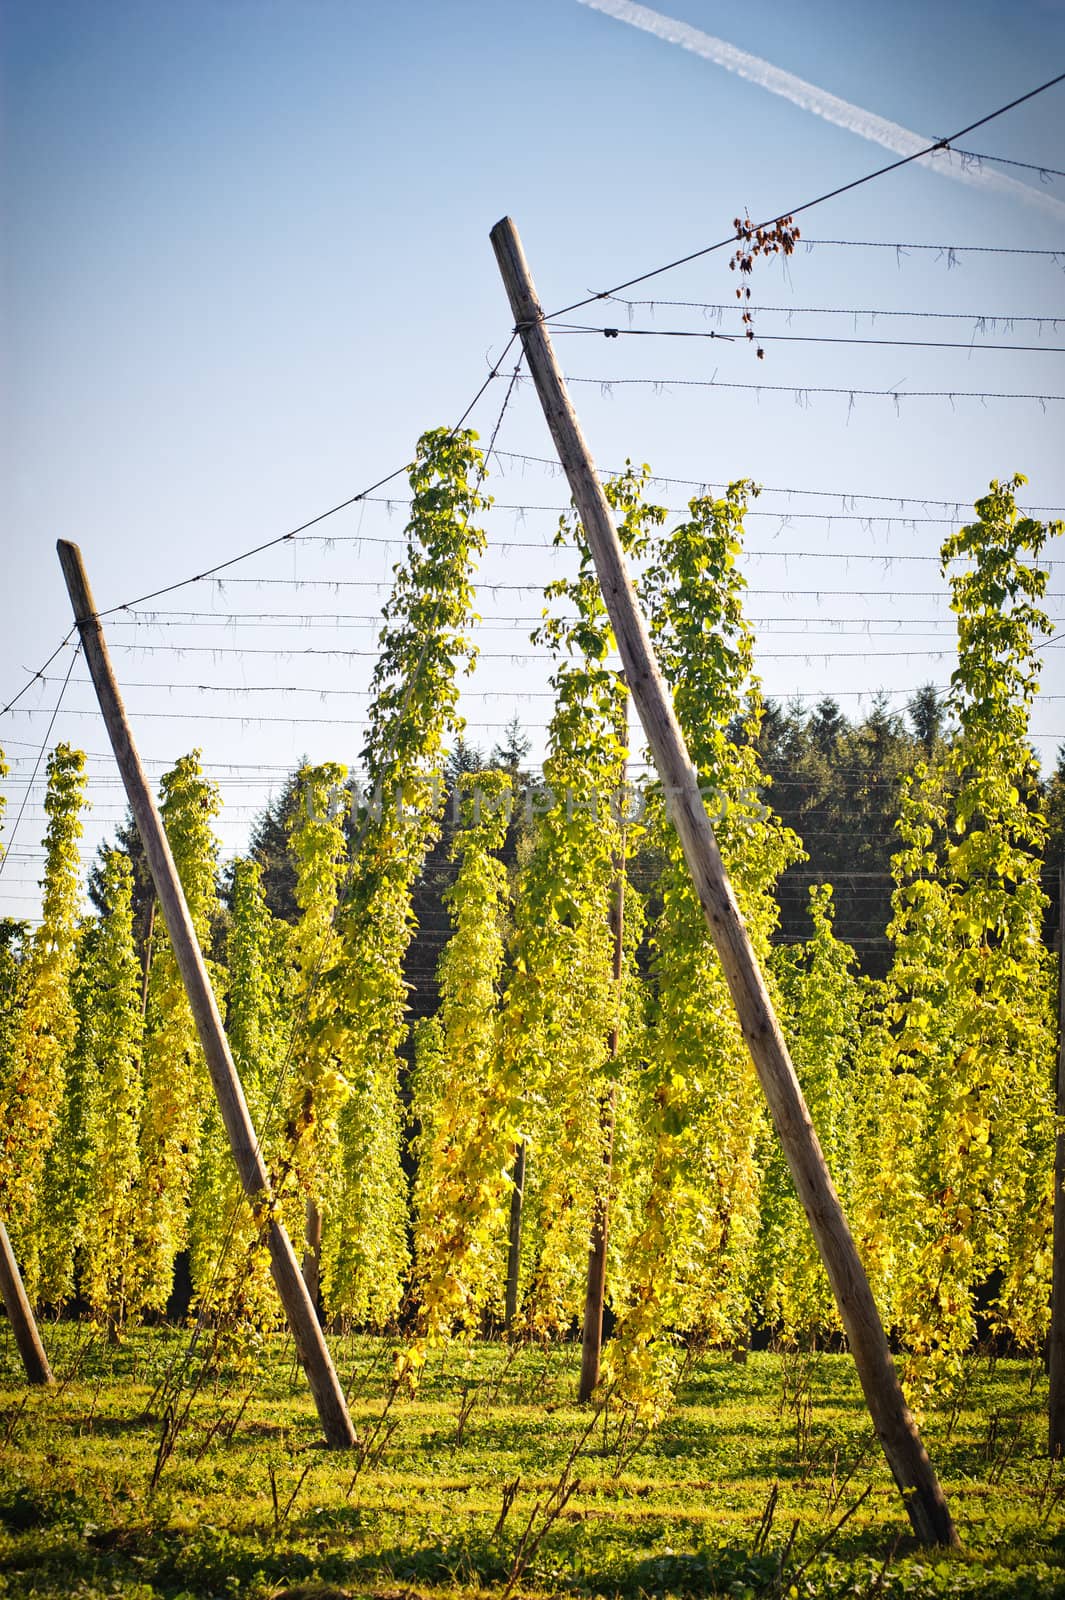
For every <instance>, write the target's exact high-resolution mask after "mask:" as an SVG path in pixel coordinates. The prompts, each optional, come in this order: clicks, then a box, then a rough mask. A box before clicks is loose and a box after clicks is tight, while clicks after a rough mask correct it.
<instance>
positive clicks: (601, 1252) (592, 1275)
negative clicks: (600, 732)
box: [577, 673, 629, 1404]
mask: <svg viewBox="0 0 1065 1600" xmlns="http://www.w3.org/2000/svg"><path fill="white" fill-rule="evenodd" d="M619 676H620V679H621V684H622V689H623V696H622V711H621V717H620V719H619V721H620V726H619V728H618V733H619V735H620V738H621V747H622V751H623V752H624V753H623V755H622V758H621V774H620V778H619V782H618V796H619V800H620V803H621V805H622V806H624V804H625V770H626V764H627V757H628V746H629V696H628V690H627V687H626V685H625V674H624V673H621V674H619ZM614 873H615V876H614V903H613V906H612V907H611V923H612V926H613V934H614V964H613V979H614V993H615V995H616V996H617V1009H618V1012H620V1010H621V1004H622V997H621V978H622V973H623V971H624V963H625V825H624V822H622V824H621V843H620V847H619V849H618V853H617V856H616V858H615V861H614ZM619 1045H620V1029H619V1026H618V1015H617V1014H615V1018H614V1023H613V1026H612V1027H611V1029H610V1037H609V1039H608V1041H607V1048H608V1051H609V1055H610V1059H611V1061H616V1060H617V1057H618V1048H619ZM616 1101H617V1089H616V1087H615V1085H614V1084H613V1083H611V1085H610V1088H609V1090H608V1091H607V1093H606V1094H605V1095H604V1096H603V1105H602V1116H601V1120H600V1127H601V1130H602V1135H603V1188H602V1192H601V1193H600V1194H597V1195H596V1197H595V1210H594V1211H593V1213H592V1236H591V1242H590V1244H589V1246H588V1278H587V1283H586V1286H585V1291H584V1327H583V1331H582V1334H581V1377H580V1383H579V1385H578V1387H577V1399H578V1401H579V1402H580V1403H582V1404H583V1403H584V1402H585V1401H586V1400H590V1399H591V1398H592V1393H593V1391H594V1389H595V1386H596V1384H597V1383H598V1382H599V1363H600V1359H601V1357H602V1353H603V1307H604V1305H605V1304H606V1249H607V1240H608V1237H609V1230H610V1183H611V1177H612V1174H613V1169H614V1117H615V1109H616Z"/></svg>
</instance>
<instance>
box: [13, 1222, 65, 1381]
mask: <svg viewBox="0 0 1065 1600" xmlns="http://www.w3.org/2000/svg"><path fill="white" fill-rule="evenodd" d="M0 1295H2V1296H3V1300H4V1310H5V1311H6V1312H7V1320H8V1322H10V1324H11V1332H12V1333H13V1334H14V1335H15V1343H16V1344H17V1345H18V1353H19V1355H20V1356H21V1357H22V1365H23V1366H24V1367H25V1369H26V1377H27V1378H28V1379H29V1381H30V1383H37V1384H42V1385H46V1384H50V1383H54V1382H55V1379H54V1378H53V1377H52V1369H51V1367H50V1366H49V1365H48V1357H47V1355H46V1354H45V1351H44V1345H43V1344H42V1343H41V1336H40V1334H39V1333H38V1332H37V1323H36V1321H35V1320H34V1316H33V1307H32V1306H31V1305H30V1302H29V1298H28V1297H27V1294H26V1290H25V1287H24V1285H23V1282H22V1274H21V1272H20V1271H19V1269H18V1262H17V1261H16V1260H15V1252H14V1251H13V1250H12V1248H11V1240H10V1239H9V1238H8V1236H7V1229H6V1228H5V1227H4V1224H3V1222H2V1221H0Z"/></svg>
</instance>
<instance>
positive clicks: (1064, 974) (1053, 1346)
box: [1047, 864, 1065, 1456]
mask: <svg viewBox="0 0 1065 1600" xmlns="http://www.w3.org/2000/svg"><path fill="white" fill-rule="evenodd" d="M1057 1119H1058V1132H1057V1138H1056V1140H1055V1141H1054V1272H1053V1288H1052V1290H1051V1299H1050V1340H1049V1348H1048V1351H1047V1364H1048V1366H1049V1368H1050V1454H1051V1456H1062V1455H1065V864H1063V865H1062V867H1061V870H1060V873H1059V876H1058V1082H1057Z"/></svg>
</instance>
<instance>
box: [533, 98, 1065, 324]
mask: <svg viewBox="0 0 1065 1600" xmlns="http://www.w3.org/2000/svg"><path fill="white" fill-rule="evenodd" d="M1062 82H1065V72H1059V73H1058V74H1057V75H1056V76H1055V77H1053V78H1048V79H1047V81H1046V82H1045V83H1041V84H1039V85H1038V86H1037V87H1036V88H1035V89H1029V90H1028V92H1027V93H1026V94H1022V95H1018V96H1017V98H1016V99H1014V100H1010V101H1009V102H1008V103H1007V104H1006V105H1004V106H999V107H998V108H997V110H995V111H989V112H988V113H987V114H986V115H985V116H982V117H978V118H977V120H976V121H975V122H970V123H968V124H967V126H966V127H964V128H959V129H958V130H957V132H956V133H952V134H950V135H948V137H947V138H945V139H936V140H934V141H933V143H931V144H929V145H925V146H923V147H922V148H921V149H920V150H914V151H913V152H912V153H911V154H910V155H908V156H900V157H899V159H898V160H897V161H889V162H887V163H886V165H884V166H882V167H877V168H876V169H875V170H874V171H873V172H867V173H865V174H864V175H863V176H862V177H860V178H853V179H852V180H851V181H850V182H849V183H841V184H838V185H837V186H836V188H835V189H829V190H828V191H827V192H826V193H825V194H820V195H817V196H816V197H815V198H814V199H813V200H804V201H803V203H802V204H801V205H797V206H785V207H783V208H782V209H781V210H780V211H778V212H776V213H775V214H774V215H773V216H771V217H766V218H765V220H764V221H762V222H759V223H755V224H753V225H752V228H751V232H752V233H757V232H758V231H759V230H761V229H767V228H772V227H774V226H775V225H776V224H777V223H779V222H783V221H784V219H785V218H789V219H790V218H793V217H798V216H802V215H803V214H804V213H805V212H807V211H812V210H813V209H814V207H815V206H821V205H824V204H825V202H826V201H828V200H835V199H837V198H838V196H839V195H842V194H849V193H850V192H851V191H852V190H854V189H860V188H861V187H862V185H863V184H866V183H872V182H873V180H874V179H875V178H883V177H884V176H886V174H887V173H889V172H898V171H899V169H900V168H901V167H907V166H909V165H910V163H911V162H914V161H919V160H920V159H921V157H922V156H930V155H933V154H934V153H935V152H936V151H937V150H944V149H947V148H948V147H949V146H950V145H952V144H954V142H955V141H956V140H958V139H964V138H965V136H966V134H968V133H972V132H974V131H975V129H977V128H983V127H985V126H986V124H987V123H989V122H994V121H995V119H996V118H997V117H1001V116H1004V115H1005V114H1006V112H1007V111H1013V110H1014V109H1015V108H1016V107H1017V106H1021V105H1024V104H1025V102H1026V101H1028V100H1034V99H1035V97H1036V96H1037V95H1040V94H1045V93H1046V91H1047V90H1048V89H1053V88H1054V87H1055V86H1056V85H1057V84H1059V83H1062ZM738 237H739V235H738V234H736V233H735V232H733V233H730V234H729V235H728V236H727V238H724V239H718V240H717V241H716V242H715V243H714V244H708V245H704V246H702V247H701V248H700V249H698V250H691V251H689V252H688V254H687V255H684V256H678V257H676V259H675V260H673V261H666V262H664V263H663V264H662V266H660V267H652V268H651V270H650V271H649V272H641V273H639V274H637V276H636V277H634V278H627V279H626V280H625V282H624V283H616V284H614V286H613V288H611V289H603V290H601V291H600V292H599V293H598V294H590V295H585V297H584V298H583V299H581V300H575V301H573V302H572V304H570V305H567V306H560V307H559V308H558V310H557V311H552V312H551V313H550V314H549V315H548V316H547V318H546V319H545V320H546V321H548V322H551V321H553V320H554V319H555V318H556V317H563V316H566V315H568V313H569V312H571V311H579V310H581V309H582V308H583V307H584V306H590V305H592V304H594V302H595V301H596V300H605V299H608V298H609V297H610V296H612V295H616V294H620V293H621V291H622V290H623V289H632V288H634V287H635V286H636V285H637V284H638V283H647V282H649V280H650V279H651V278H658V277H661V276H662V274H663V273H665V272H673V271H674V270H675V269H676V268H677V267H684V266H687V265H688V263H689V262H691V261H699V260H701V259H702V258H703V257H704V256H708V255H712V254H713V253H714V252H715V251H717V250H724V249H727V248H728V246H729V245H732V244H735V243H736V240H737V238H738ZM818 242H819V241H818ZM834 242H838V241H834ZM931 248H937V249H939V248H942V247H941V246H934V247H931ZM1017 253H1018V254H1027V255H1037V254H1039V255H1050V256H1054V255H1058V254H1059V253H1060V254H1062V258H1063V260H1065V252H1058V251H1053V250H1047V251H1034V250H1032V251H1018V252H1017Z"/></svg>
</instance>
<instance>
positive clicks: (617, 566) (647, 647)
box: [491, 217, 959, 1546]
mask: <svg viewBox="0 0 1065 1600" xmlns="http://www.w3.org/2000/svg"><path fill="white" fill-rule="evenodd" d="M491 237H492V245H493V247H494V249H495V253H496V260H497V262H498V264H499V270H500V273H501V274H502V277H503V282H504V284H505V286H506V290H507V295H508V297H509V299H510V306H511V311H512V312H513V315H514V322H515V325H516V327H517V330H518V332H519V333H520V335H521V340H522V344H523V346H524V349H525V356H526V359H527V361H528V364H529V370H530V372H531V373H532V377H533V381H534V383H535V384H536V391H537V394H538V395H539V397H540V404H541V405H542V407H543V410H544V415H545V417H546V419H547V424H548V427H549V428H550V430H551V436H552V438H553V439H554V442H555V448H556V449H557V451H558V457H559V460H560V462H561V463H562V466H563V468H564V470H565V473H566V477H567V478H568V480H569V486H570V490H571V492H572V495H573V499H574V503H575V504H576V506H577V509H578V511H579V512H580V516H581V521H582V523H583V524H584V531H585V534H586V536H587V539H588V544H589V546H590V548H591V551H592V555H593V557H594V559H595V565H596V570H597V572H598V574H599V584H600V588H601V589H602V592H603V599H604V601H605V602H606V606H607V610H608V612H609V614H610V621H611V624H612V626H613V629H614V634H615V636H616V638H617V642H618V649H619V651H620V653H621V659H622V663H623V665H624V668H625V674H626V677H627V678H628V683H629V689H630V692H631V694H632V697H633V700H634V701H635V702H636V709H637V711H638V712H639V715H640V721H641V722H642V723H643V727H644V731H645V733H646V734H647V739H648V743H649V744H650V746H651V750H652V752H653V754H654V760H655V766H656V767H657V769H658V774H659V777H660V778H661V780H662V784H663V788H664V790H665V794H666V798H667V801H668V802H669V810H670V815H671V817H672V820H673V823H674V826H675V827H676V829H677V832H678V834H679V835H680V840H681V844H682V846H683V848H684V855H685V858H686V860H687V863H688V868H689V871H690V872H691V875H692V878H693V879H694V882H695V887H696V891H697V893H698V895H699V899H700V901H701V903H702V907H703V911H704V912H705V915H706V920H707V923H708V924H709V928H710V933H711V935H712V937H713V941H714V945H715V947H716V949H717V953H718V956H719V958H720V961H721V965H722V968H723V970H724V973H725V977H726V979H727V981H728V985H729V990H730V992H731V994H732V999H733V1004H734V1005H735V1007H736V1013H737V1016H738V1017H739V1021H740V1026H741V1028H742V1030H743V1035H744V1038H745V1039H746V1041H747V1046H748V1049H749V1050H750V1052H751V1056H752V1058H753V1060H754V1065H755V1069H756V1071H757V1073H758V1077H759V1080H760V1082H761V1084H762V1088H763V1090H764V1092H765V1096H766V1099H767V1101H768V1102H769V1109H770V1113H771V1115H772V1118H773V1123H774V1126H775V1128H776V1130H777V1135H778V1137H779V1139H780V1142H781V1145H782V1146H783V1149H784V1154H785V1156H786V1158H787V1162H788V1166H789V1168H790V1171H791V1175H792V1179H793V1180H794V1183H795V1188H796V1190H797V1191H798V1195H799V1199H800V1200H801V1201H802V1204H803V1207H804V1209H805V1211H806V1215H807V1218H808V1219H809V1222H810V1227H811V1229H812V1231H813V1235H814V1238H815V1240H816V1241H817V1247H818V1250H819V1251H820V1255H821V1260H822V1261H823V1262H824V1265H825V1270H826V1272H827V1273H828V1277H829V1281H830V1283H831V1285H832V1291H833V1293H834V1295H835V1298H836V1305H837V1307H838V1308H839V1313H840V1317H841V1319H842V1321H843V1326H844V1328H845V1329H846V1331H847V1338H848V1340H849V1342H850V1347H851V1352H852V1354H853V1356H854V1362H855V1365H856V1367H857V1369H858V1375H859V1378H860V1379H861V1384H862V1388H863V1390H864V1392H865V1398H866V1403H867V1404H868V1407H869V1411H870V1414H871V1416H872V1419H873V1424H874V1426H875V1428H876V1432H877V1435H878V1437H879V1439H880V1443H881V1445H882V1446H883V1450H884V1454H885V1456H886V1457H887V1460H888V1464H889V1466H890V1467H891V1471H892V1473H893V1474H894V1477H895V1481H896V1483H897V1484H898V1486H899V1489H900V1491H901V1493H902V1496H903V1501H904V1503H905V1506H906V1510H907V1512H908V1513H909V1517H910V1521H911V1522H912V1524H913V1528H914V1532H915V1533H916V1535H917V1537H918V1539H919V1540H920V1541H921V1542H922V1544H926V1545H955V1546H956V1545H957V1544H958V1543H959V1540H958V1535H957V1532H956V1530H955V1527H954V1523H953V1521H952V1519H951V1515H950V1510H949V1507H948V1506H947V1502H946V1498H945V1496H944V1494H943V1491H942V1489H941V1488H940V1486H939V1482H938V1480H937V1478H936V1474H935V1471H934V1470H933V1467H932V1464H931V1462H930V1461H929V1459H928V1455H927V1453H926V1451H925V1448H924V1445H923V1444H922V1443H921V1437H920V1434H919V1433H918V1431H917V1425H916V1423H915V1422H914V1420H913V1417H912V1416H911V1414H910V1411H909V1408H908V1407H907V1405H906V1401H905V1399H904V1397H903V1393H902V1387H901V1385H900V1383H899V1378H898V1373H897V1372H896V1370H895V1364H894V1362H893V1361H892V1359H891V1352H890V1351H889V1349H888V1342H887V1336H886V1335H885V1333H884V1328H883V1324H882V1323H881V1321H880V1314H879V1312H878V1311H877V1308H876V1302H875V1300H874V1299H873V1293H872V1290H871V1289H870V1287H869V1280H868V1278H867V1277H866V1275H865V1269H864V1267H863V1266H862V1263H861V1259H860V1257H859V1255H858V1251H857V1248H856V1247H855V1243H854V1239H853V1237H852V1236H851V1231H850V1228H849V1227H848V1225H847V1219H846V1218H845V1216H844V1215H843V1208H842V1206H841V1205H840V1202H839V1196H838V1195H837V1194H836V1191H835V1188H834V1187H833V1184H832V1179H831V1177H830V1175H829V1171H828V1168H827V1166H826V1164H825V1158H824V1156H823V1155H822V1153H821V1147H820V1145H819V1143H818V1140H817V1135H816V1133H815V1132H814V1127H813V1123H812V1122H811V1121H810V1114H809V1112H808V1110H807V1109H806V1103H805V1101H804V1099H803V1095H802V1090H801V1088H800V1087H799V1080H798V1078H797V1077H796V1075H795V1068H794V1067H793V1066H792V1063H791V1058H790V1056H789V1055H788V1050H787V1046H786V1045H785V1043H784V1039H783V1036H782V1034H781V1031H780V1025H779V1023H778V1022H777V1019H776V1016H775V1014H774V1011H773V1005H772V1002H771V1000H770V998H769V992H768V990H767V988H766V984H765V979H764V977H763V975H762V972H761V969H760V967H759V965H758V958H757V956H756V955H755V952H754V949H753V947H752V945H751V941H750V938H749V936H748V933H747V929H746V927H745V926H744V923H743V918H742V916H741V915H740V911H739V907H738V905H737V903H736V898H735V895H734V894H733V891H732V886H731V884H730V883H729V880H728V876H727V874H726V872H725V868H724V865H723V863H722V860H721V853H720V851H719V850H718V847H717V840H716V839H715V837H714V830H713V828H712V827H711V824H710V819H709V817H708V815H707V812H706V807H705V806H704V805H703V802H702V798H701V796H700V794H699V784H698V778H697V776H696V774H695V771H694V769H693V767H692V764H691V759H690V757H689V755H688V752H687V749H686V748H685V744H684V736H683V734H682V733H681V731H680V726H679V724H678V722H677V718H676V715H675V713H674V710H673V704H672V701H671V699H670V696H669V693H668V690H667V688H666V685H665V682H664V680H663V678H662V675H661V673H660V671H659V669H658V664H657V662H656V661H655V657H654V652H653V650H652V648H651V641H650V637H649V635H648V632H647V627H646V624H645V622H644V620H643V616H642V614H641V612H640V608H639V605H638V604H637V601H636V595H635V592H634V590H633V587H632V584H631V582H630V581H629V577H628V574H627V572H626V569H625V560H624V556H623V554H622V550H621V544H620V542H619V540H618V536H617V530H616V528H615V526H614V520H613V517H612V515H611V511H610V506H609V504H608V502H607V499H606V496H605V494H604V493H603V488H602V485H601V483H600V482H599V479H598V476H597V475H596V471H595V466H594V464H593V462H592V457H591V453H590V451H589V449H588V446H587V444H586V443H585V441H584V437H583V435H582V433H581V429H580V424H579V423H578V421H577V416H576V413H575V412H574V409H573V407H572V405H571V404H570V400H569V396H568V394H567V393H566V386H565V383H564V382H563V379H562V374H561V371H560V370H559V366H558V363H557V361H556V360H555V355H554V351H553V350H552V348H551V341H550V339H549V337H548V333H547V329H546V327H545V324H544V313H543V308H542V307H541V305H540V303H539V301H538V300H537V298H536V291H535V289H534V287H533V283H532V278H531V277H530V275H529V268H528V264H527V262H526V260H525V255H524V252H523V250H522V247H521V240H520V239H519V237H518V231H517V229H516V228H515V226H514V224H513V222H512V221H511V220H510V218H509V217H505V218H504V219H503V221H502V222H497V223H496V225H495V227H494V228H493V229H492V235H491Z"/></svg>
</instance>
